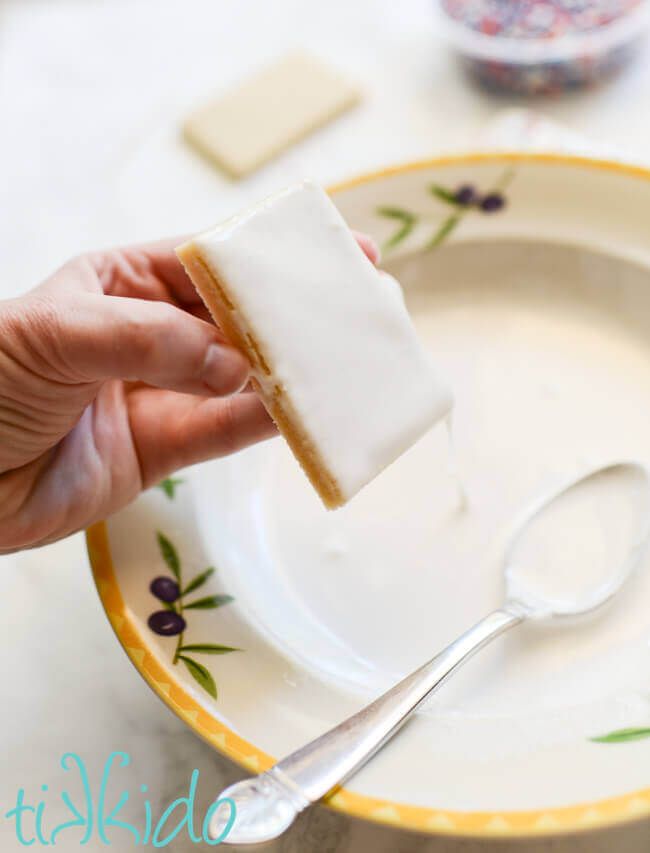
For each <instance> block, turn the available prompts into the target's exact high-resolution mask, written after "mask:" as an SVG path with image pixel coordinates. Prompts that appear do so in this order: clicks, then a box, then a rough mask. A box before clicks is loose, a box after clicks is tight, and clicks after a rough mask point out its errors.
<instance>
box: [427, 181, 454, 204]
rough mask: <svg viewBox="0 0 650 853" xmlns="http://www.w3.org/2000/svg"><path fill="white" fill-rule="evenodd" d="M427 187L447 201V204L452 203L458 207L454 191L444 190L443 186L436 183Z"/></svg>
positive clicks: (437, 196)
mask: <svg viewBox="0 0 650 853" xmlns="http://www.w3.org/2000/svg"><path fill="white" fill-rule="evenodd" d="M429 189H430V190H431V192H432V194H433V195H435V196H436V198H439V199H440V200H441V201H445V202H447V204H453V205H454V207H458V202H457V201H456V196H455V195H454V193H450V192H449V190H446V189H445V188H444V187H440V186H438V184H432V185H431V186H430V187H429Z"/></svg>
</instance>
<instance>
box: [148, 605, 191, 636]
mask: <svg viewBox="0 0 650 853" xmlns="http://www.w3.org/2000/svg"><path fill="white" fill-rule="evenodd" d="M147 625H148V626H149V627H150V628H151V630H152V631H153V632H154V634H160V636H161V637H174V636H176V634H180V633H181V632H182V631H184V630H185V625H186V623H185V620H184V619H183V617H182V616H181V615H180V614H179V613H174V611H173V610H156V612H155V613H152V614H151V616H150V617H149V619H148V620H147Z"/></svg>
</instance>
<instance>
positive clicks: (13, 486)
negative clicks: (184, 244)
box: [0, 235, 377, 553]
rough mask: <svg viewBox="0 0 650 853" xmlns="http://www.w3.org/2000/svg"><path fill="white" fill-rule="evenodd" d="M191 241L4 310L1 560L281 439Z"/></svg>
mask: <svg viewBox="0 0 650 853" xmlns="http://www.w3.org/2000/svg"><path fill="white" fill-rule="evenodd" d="M357 239H358V241H359V243H360V245H361V247H362V249H363V250H364V251H365V252H366V254H367V255H368V257H369V258H370V259H371V260H372V261H373V262H376V260H377V249H376V248H375V246H374V243H373V242H372V240H370V238H367V237H364V236H362V235H357ZM180 242H181V240H180V239H176V240H168V241H163V242H160V243H153V244H150V245H144V246H134V247H129V248H124V249H112V250H108V251H101V252H94V253H90V254H87V255H83V256H81V257H78V258H75V259H74V260H71V261H70V262H68V263H67V264H65V266H63V267H62V268H61V269H60V270H58V271H57V272H56V273H54V275H52V276H51V277H50V278H49V279H47V280H46V281H45V282H44V283H43V284H41V285H40V286H39V287H37V288H36V289H35V290H33V291H31V292H29V293H27V294H26V295H24V296H21V297H18V298H16V299H10V300H7V301H4V302H0V553H9V552H12V551H17V550H20V549H22V548H29V547H35V546H38V545H44V544H46V543H48V542H53V541H56V540H57V539H61V538H63V537H64V536H67V535H68V534H70V533H73V532H75V531H78V530H81V529H83V528H85V527H87V526H88V525H90V524H92V523H94V522H96V521H99V520H100V519H102V518H106V517H107V516H109V515H111V514H112V513H114V512H117V511H118V510H119V509H121V508H122V507H124V506H126V505H127V504H128V503H130V502H131V501H132V500H133V499H134V498H135V497H136V496H137V495H138V494H139V493H140V492H141V491H142V490H143V489H147V488H149V487H150V486H152V485H154V484H156V483H158V482H160V481H161V480H162V479H164V478H165V477H166V476H168V475H170V474H171V473H173V472H174V471H176V470H178V469H179V468H183V467H185V466H187V465H193V464H195V463H197V462H202V461H205V460H207V459H212V458H215V457H218V456H223V455H225V454H228V453H233V452H235V451H237V450H240V449H242V448H244V447H246V446H248V445H250V444H254V443H255V442H258V441H262V440H264V439H267V438H270V437H271V436H273V435H275V434H276V428H275V425H274V424H273V422H272V421H271V419H270V418H269V416H268V414H267V413H266V410H265V409H264V407H263V406H262V404H261V402H260V400H259V398H258V397H257V395H256V394H255V392H254V391H253V390H251V388H250V385H249V384H248V375H249V365H248V362H247V361H246V359H245V358H244V356H243V355H242V354H241V353H240V352H239V351H238V350H236V349H235V348H234V347H232V346H230V345H229V344H228V342H227V341H226V339H225V338H224V336H223V335H222V334H221V332H220V331H219V329H218V328H217V327H216V326H215V325H214V324H213V323H212V322H211V320H210V316H209V314H208V311H207V309H206V308H205V306H204V305H203V303H202V301H201V299H200V297H199V296H198V294H197V292H196V290H195V289H194V286H193V285H192V283H191V281H190V280H189V278H188V277H187V275H186V273H185V271H184V269H183V267H182V265H181V264H180V262H179V261H178V259H177V258H176V255H175V254H174V251H173V249H174V247H175V246H177V245H178V244H179V243H180Z"/></svg>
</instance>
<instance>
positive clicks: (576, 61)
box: [440, 0, 647, 95]
mask: <svg viewBox="0 0 650 853" xmlns="http://www.w3.org/2000/svg"><path fill="white" fill-rule="evenodd" d="M644 4H645V5H646V8H647V0H518V2H512V0H440V5H441V8H442V10H443V12H444V13H445V15H446V16H447V17H448V19H450V20H451V21H452V22H453V23H454V24H456V25H460V26H456V27H455V30H456V34H455V37H454V41H455V43H456V47H457V48H458V49H459V50H460V53H461V55H462V56H463V58H464V60H465V62H466V64H467V67H468V70H469V72H470V73H471V75H472V76H473V77H474V78H475V79H476V80H478V82H480V83H481V84H482V85H483V86H485V87H487V88H489V89H495V90H498V91H510V92H516V93H518V94H523V95H531V94H553V93H556V92H563V91H566V90H568V89H574V88H577V87H582V86H588V85H592V84H594V83H597V82H599V81H600V80H602V79H603V78H604V77H606V76H608V75H610V74H613V73H615V72H616V71H617V70H618V69H620V67H621V66H622V65H623V64H624V63H625V62H626V61H627V60H628V59H629V57H630V56H631V54H632V53H633V51H634V48H635V46H636V44H637V42H638V36H639V34H640V30H641V29H642V27H640V26H634V27H632V26H631V27H629V28H626V29H625V31H624V32H623V31H622V30H621V33H620V36H618V37H616V38H611V37H610V36H611V35H612V33H613V26H612V25H615V24H618V23H620V22H622V21H623V20H625V19H627V20H628V21H630V20H631V16H632V14H633V13H638V12H640V11H641V7H642V6H644ZM644 11H645V10H644ZM463 31H464V34H463ZM477 36H478V37H483V49H482V48H481V47H480V46H479V45H478V43H477V41H476V37H477ZM486 36H487V37H488V39H485V38H484V37H486ZM472 37H474V39H472ZM561 37H570V38H572V41H571V43H570V44H568V43H566V41H565V44H567V47H566V51H564V52H563V53H562V55H558V54H557V53H554V52H552V51H551V52H549V50H548V49H549V48H550V47H551V46H552V45H557V42H556V41H555V40H556V39H558V38H561ZM587 37H588V38H587ZM581 38H582V41H581ZM487 42H489V43H490V49H489V50H487V49H486V43H487ZM513 45H514V46H515V49H514V50H513ZM531 48H532V50H531ZM527 50H528V54H527V53H526V51H527ZM544 53H547V54H548V55H546V56H545V55H544Z"/></svg>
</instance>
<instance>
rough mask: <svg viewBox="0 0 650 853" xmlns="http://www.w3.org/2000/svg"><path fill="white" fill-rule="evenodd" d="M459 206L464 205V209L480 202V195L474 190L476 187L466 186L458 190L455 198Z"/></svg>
mask: <svg viewBox="0 0 650 853" xmlns="http://www.w3.org/2000/svg"><path fill="white" fill-rule="evenodd" d="M454 198H455V199H456V201H457V202H458V204H462V205H463V207H469V206H470V204H476V203H477V202H478V200H479V197H478V193H477V192H476V190H475V189H474V187H472V186H470V185H469V184H464V185H463V186H462V187H460V188H459V189H458V190H456V194H455V196H454Z"/></svg>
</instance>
